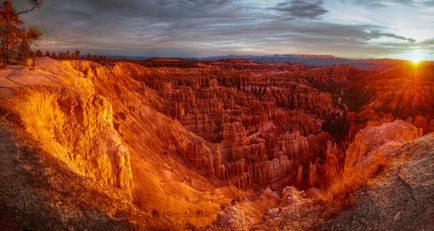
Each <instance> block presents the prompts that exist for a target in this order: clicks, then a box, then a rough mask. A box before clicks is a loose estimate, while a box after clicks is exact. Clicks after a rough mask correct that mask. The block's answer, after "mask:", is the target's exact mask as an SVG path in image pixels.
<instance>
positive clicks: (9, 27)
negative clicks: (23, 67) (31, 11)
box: [0, 1, 23, 64]
mask: <svg viewBox="0 0 434 231" xmlns="http://www.w3.org/2000/svg"><path fill="white" fill-rule="evenodd" d="M22 25H23V22H22V21H21V19H20V17H19V16H18V14H16V13H15V10H14V8H13V6H12V3H11V2H10V1H4V2H3V5H2V6H1V8H0V32H1V33H0V43H1V54H2V59H3V61H4V62H5V63H6V64H8V63H10V58H11V55H12V53H13V52H14V49H15V48H16V47H17V45H18V44H19V42H20V41H19V38H20V37H21V36H22V30H21V26H22Z"/></svg>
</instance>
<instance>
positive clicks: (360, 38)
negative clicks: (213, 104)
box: [17, 0, 432, 57]
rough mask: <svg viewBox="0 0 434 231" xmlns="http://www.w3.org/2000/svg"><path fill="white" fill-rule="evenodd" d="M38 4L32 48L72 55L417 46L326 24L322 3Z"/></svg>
mask: <svg viewBox="0 0 434 231" xmlns="http://www.w3.org/2000/svg"><path fill="white" fill-rule="evenodd" d="M17 1H23V2H24V3H25V0H17ZM45 1H46V4H45V5H44V6H43V8H41V9H38V10H37V11H35V12H32V13H31V14H28V15H26V16H25V21H26V22H27V23H28V24H29V25H35V26H37V27H39V28H40V29H41V30H42V31H43V40H42V41H41V42H40V43H39V48H40V49H43V50H44V49H50V50H65V49H76V48H78V49H80V50H82V53H86V52H91V53H98V54H122V55H143V56H182V57H185V56H208V55H224V54H269V53H330V54H335V55H343V56H353V57H354V56H372V55H382V54H390V53H394V52H399V49H400V48H401V49H407V48H409V49H410V48H411V47H414V46H416V44H418V43H417V42H416V41H415V40H414V39H412V38H408V36H403V35H402V34H400V33H399V32H398V31H396V30H393V28H391V26H390V25H389V24H381V23H378V24H374V23H372V22H369V21H367V22H363V23H362V22H351V23H350V22H348V21H344V20H340V21H339V20H330V19H328V17H329V16H330V15H332V14H336V13H337V12H335V11H333V7H332V6H333V5H328V4H330V2H327V1H326V0H324V2H323V1H299V0H295V1H290V2H281V3H278V4H275V3H273V2H269V3H268V4H264V2H265V1H263V0H260V1H261V4H258V2H259V0H123V1H115V0H45ZM341 1H343V0H341ZM368 1H369V0H368ZM332 3H333V4H342V5H345V7H353V5H354V4H349V3H348V1H347V2H346V3H345V2H340V1H332ZM270 7H271V8H270ZM325 7H327V9H329V10H330V11H328V10H327V9H325ZM383 10H386V9H383ZM338 13H339V12H338ZM321 16H323V17H321ZM288 19H292V20H288ZM431 31H432V30H431ZM392 32H393V33H392ZM410 35H412V34H410ZM380 41H381V43H380ZM420 45H421V46H422V45H423V44H420ZM424 46H429V45H428V44H425V45H424Z"/></svg>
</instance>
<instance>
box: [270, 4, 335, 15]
mask: <svg viewBox="0 0 434 231" xmlns="http://www.w3.org/2000/svg"><path fill="white" fill-rule="evenodd" d="M272 9H274V10H277V11H280V12H284V13H287V14H288V15H289V16H290V17H295V18H310V19H313V18H317V17H318V16H321V15H324V14H326V13H327V12H328V10H326V9H324V7H323V2H322V0H292V1H290V2H281V3H279V4H277V5H276V6H275V7H272Z"/></svg>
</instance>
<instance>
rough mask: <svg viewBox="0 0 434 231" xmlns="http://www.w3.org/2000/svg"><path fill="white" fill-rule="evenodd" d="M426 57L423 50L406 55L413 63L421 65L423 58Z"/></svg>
mask: <svg viewBox="0 0 434 231" xmlns="http://www.w3.org/2000/svg"><path fill="white" fill-rule="evenodd" d="M424 58H425V55H424V54H423V53H421V52H418V51H414V52H412V53H410V54H407V55H406V59H407V60H409V61H411V62H412V63H413V65H419V64H420V63H421V62H422V61H423V59H424Z"/></svg>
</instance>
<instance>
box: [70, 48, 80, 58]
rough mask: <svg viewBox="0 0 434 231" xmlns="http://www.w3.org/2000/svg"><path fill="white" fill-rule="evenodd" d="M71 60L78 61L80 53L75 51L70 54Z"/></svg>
mask: <svg viewBox="0 0 434 231" xmlns="http://www.w3.org/2000/svg"><path fill="white" fill-rule="evenodd" d="M71 59H75V60H78V59H80V51H79V50H75V51H74V53H72V56H71Z"/></svg>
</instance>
